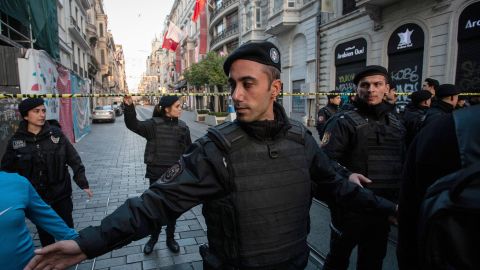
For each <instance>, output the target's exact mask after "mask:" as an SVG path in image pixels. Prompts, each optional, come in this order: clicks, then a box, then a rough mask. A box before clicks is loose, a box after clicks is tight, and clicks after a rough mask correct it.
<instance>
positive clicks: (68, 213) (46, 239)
mask: <svg viewBox="0 0 480 270" xmlns="http://www.w3.org/2000/svg"><path fill="white" fill-rule="evenodd" d="M50 207H52V209H53V210H54V211H55V212H56V213H57V214H58V215H59V216H60V217H61V218H62V219H63V221H65V224H67V226H68V227H70V228H73V217H72V211H73V203H72V198H71V197H66V198H65V199H62V200H60V201H58V202H55V203H53V204H50ZM36 227H37V232H38V237H39V238H40V243H42V246H43V247H45V246H48V245H50V244H53V243H55V238H53V236H51V235H50V234H49V233H48V232H46V231H44V230H43V229H42V228H40V227H39V226H36Z"/></svg>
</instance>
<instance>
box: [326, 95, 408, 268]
mask: <svg viewBox="0 0 480 270" xmlns="http://www.w3.org/2000/svg"><path fill="white" fill-rule="evenodd" d="M353 104H354V106H355V109H354V110H350V111H345V112H340V113H338V114H336V115H335V116H334V117H333V118H332V119H331V120H330V121H329V123H328V125H327V127H326V131H325V134H324V138H323V140H322V149H323V150H324V152H325V153H326V154H327V155H328V156H329V157H330V158H332V159H334V160H336V161H338V162H339V163H340V164H341V165H343V166H345V167H346V168H347V169H348V170H349V171H351V172H354V173H360V174H363V175H365V176H367V177H368V178H370V179H371V180H372V181H373V183H372V184H370V185H369V188H370V189H372V190H373V191H374V192H375V194H376V195H379V196H383V197H386V198H388V199H390V200H392V201H396V200H397V195H398V186H399V178H400V172H401V168H402V160H403V151H404V141H403V139H404V132H405V131H404V127H403V125H402V124H401V122H400V120H399V119H398V116H397V115H396V114H394V113H392V112H391V106H389V105H388V104H386V103H381V104H379V105H377V106H369V105H367V104H366V103H364V102H363V101H362V100H360V99H358V100H356V101H355V102H354V103H353ZM330 210H331V214H332V238H331V242H330V253H329V254H328V256H327V259H326V262H325V266H324V269H347V268H348V263H349V258H350V254H351V252H352V250H353V248H354V247H355V246H356V245H358V259H357V269H371V270H373V269H381V268H382V262H383V258H384V257H385V253H386V246H387V239H388V233H389V231H390V224H389V222H388V220H387V219H386V218H385V217H375V218H372V217H370V216H369V215H366V214H358V213H354V212H352V211H350V210H349V209H345V208H343V207H338V206H336V205H330Z"/></svg>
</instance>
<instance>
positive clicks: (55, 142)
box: [50, 135, 60, 144]
mask: <svg viewBox="0 0 480 270" xmlns="http://www.w3.org/2000/svg"><path fill="white" fill-rule="evenodd" d="M50 139H51V140H52V142H53V143H54V144H57V143H58V142H59V141H60V136H58V137H55V136H53V135H52V136H50Z"/></svg>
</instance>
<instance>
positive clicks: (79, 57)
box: [65, 0, 92, 79]
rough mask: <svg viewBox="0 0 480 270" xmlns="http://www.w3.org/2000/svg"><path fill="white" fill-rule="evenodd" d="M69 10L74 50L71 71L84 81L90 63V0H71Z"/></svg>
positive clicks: (69, 26)
mask: <svg viewBox="0 0 480 270" xmlns="http://www.w3.org/2000/svg"><path fill="white" fill-rule="evenodd" d="M65 4H66V5H68V10H69V11H70V16H67V18H66V21H67V22H68V23H67V28H68V33H69V35H68V36H69V41H70V45H71V48H72V53H71V56H70V58H71V66H70V67H71V70H73V71H74V72H75V73H76V74H77V75H78V76H79V77H81V78H82V79H88V62H89V58H90V57H89V55H90V44H89V43H88V41H87V31H86V29H87V10H88V9H90V8H91V6H92V4H91V1H90V0H69V1H68V3H65Z"/></svg>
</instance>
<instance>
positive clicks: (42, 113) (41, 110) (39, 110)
mask: <svg viewBox="0 0 480 270" xmlns="http://www.w3.org/2000/svg"><path fill="white" fill-rule="evenodd" d="M46 114H47V109H46V108H45V105H40V106H37V107H35V108H33V109H31V110H30V111H28V113H27V115H26V116H25V117H24V119H25V120H27V122H28V124H30V125H34V126H39V127H41V126H43V125H44V124H45V117H46Z"/></svg>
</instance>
